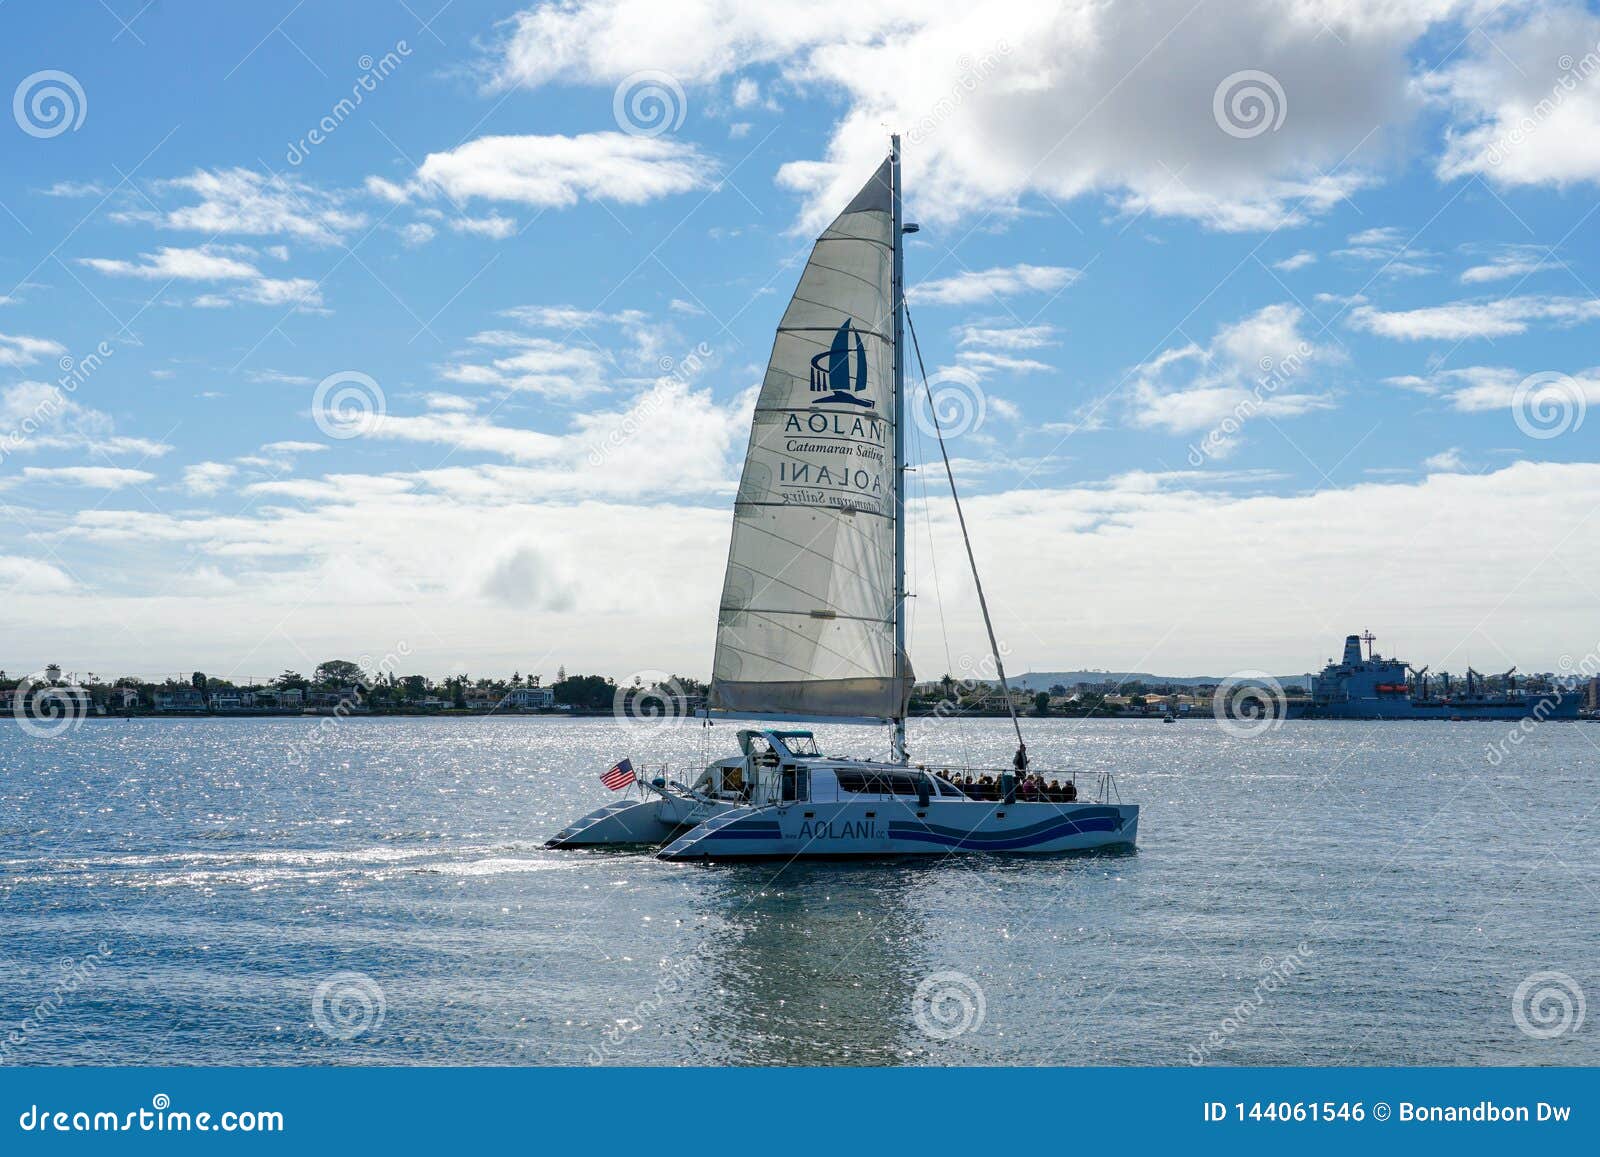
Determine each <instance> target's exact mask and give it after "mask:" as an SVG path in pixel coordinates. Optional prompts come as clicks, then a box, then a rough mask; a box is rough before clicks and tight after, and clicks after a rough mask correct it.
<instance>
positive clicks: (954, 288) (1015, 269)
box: [908, 265, 1083, 305]
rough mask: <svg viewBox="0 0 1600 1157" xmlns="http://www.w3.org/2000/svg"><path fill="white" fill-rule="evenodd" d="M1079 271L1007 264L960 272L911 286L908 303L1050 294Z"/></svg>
mask: <svg viewBox="0 0 1600 1157" xmlns="http://www.w3.org/2000/svg"><path fill="white" fill-rule="evenodd" d="M1082 276H1083V273H1082V271H1081V270H1077V269H1069V268H1067V267H1066V266H1064V265H1007V266H999V267H996V268H994V269H979V270H972V269H968V270H963V271H962V272H960V273H958V274H956V275H955V276H953V277H942V278H939V279H937V280H934V281H924V282H921V283H919V284H917V285H913V286H912V287H911V290H910V293H909V294H908V296H909V297H910V298H911V300H912V301H916V302H921V303H924V304H927V305H971V304H973V303H974V302H981V301H989V300H991V299H998V298H1002V297H1015V296H1016V295H1017V294H1020V293H1050V292H1053V291H1055V290H1059V289H1062V288H1064V287H1065V286H1068V285H1071V284H1072V283H1073V282H1074V281H1076V280H1078V278H1080V277H1082Z"/></svg>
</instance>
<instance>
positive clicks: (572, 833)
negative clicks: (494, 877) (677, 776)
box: [545, 797, 734, 848]
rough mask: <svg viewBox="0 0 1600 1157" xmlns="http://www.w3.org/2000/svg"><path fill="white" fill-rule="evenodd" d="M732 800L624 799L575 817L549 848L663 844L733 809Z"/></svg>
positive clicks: (658, 845) (548, 844) (555, 836)
mask: <svg viewBox="0 0 1600 1157" xmlns="http://www.w3.org/2000/svg"><path fill="white" fill-rule="evenodd" d="M733 806H734V805H732V804H728V803H721V802H716V801H708V802H704V803H701V802H696V801H693V800H687V799H680V798H677V797H668V798H664V799H643V800H624V801H623V802H621V803H613V804H607V805H606V806H605V807H603V808H598V809H596V810H595V811H592V812H590V813H589V814H588V815H586V816H584V817H583V818H581V819H578V820H574V821H573V822H572V823H570V824H568V825H567V826H566V827H564V828H562V829H561V830H560V831H559V832H557V833H556V834H555V835H554V836H552V837H551V838H550V839H549V840H548V841H547V842H546V843H545V846H546V847H549V848H604V847H638V846H645V845H647V846H652V847H660V846H661V845H662V844H665V843H667V842H668V841H669V840H671V839H672V838H673V837H674V836H677V835H679V834H680V833H682V832H684V831H687V830H689V829H692V828H693V827H695V826H696V825H697V824H700V823H703V822H704V821H706V820H709V819H712V818H713V817H715V816H718V815H721V814H722V813H724V812H728V811H731V810H733Z"/></svg>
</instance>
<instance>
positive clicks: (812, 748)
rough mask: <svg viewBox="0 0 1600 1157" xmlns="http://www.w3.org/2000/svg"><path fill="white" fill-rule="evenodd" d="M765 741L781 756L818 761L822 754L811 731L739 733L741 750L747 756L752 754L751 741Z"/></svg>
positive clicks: (750, 730)
mask: <svg viewBox="0 0 1600 1157" xmlns="http://www.w3.org/2000/svg"><path fill="white" fill-rule="evenodd" d="M753 739H764V740H766V741H767V742H768V743H769V744H771V745H772V747H773V748H774V750H776V751H777V752H778V754H779V755H780V756H782V755H789V756H793V757H794V758H796V759H816V758H817V757H819V756H820V755H821V754H822V752H821V751H819V750H818V749H817V740H816V737H815V736H814V735H812V734H811V732H809V731H765V730H760V731H758V730H755V729H754V728H747V729H745V730H743V731H741V732H739V750H740V751H742V752H744V753H745V754H746V755H749V754H750V741H751V740H753Z"/></svg>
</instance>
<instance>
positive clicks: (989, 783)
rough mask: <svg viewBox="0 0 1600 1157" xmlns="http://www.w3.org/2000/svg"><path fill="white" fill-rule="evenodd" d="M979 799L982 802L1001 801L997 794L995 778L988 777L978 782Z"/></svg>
mask: <svg viewBox="0 0 1600 1157" xmlns="http://www.w3.org/2000/svg"><path fill="white" fill-rule="evenodd" d="M978 798H979V799H982V800H990V799H999V798H1000V797H999V796H998V795H996V794H995V786H994V776H992V775H986V776H984V777H983V778H982V779H980V780H979V781H978Z"/></svg>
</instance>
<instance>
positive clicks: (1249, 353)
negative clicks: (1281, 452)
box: [1125, 305, 1334, 456]
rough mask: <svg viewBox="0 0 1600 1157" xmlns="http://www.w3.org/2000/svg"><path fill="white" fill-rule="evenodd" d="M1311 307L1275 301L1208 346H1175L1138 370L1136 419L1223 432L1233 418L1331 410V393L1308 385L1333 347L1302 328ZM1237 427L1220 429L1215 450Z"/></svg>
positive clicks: (1130, 399) (1131, 387)
mask: <svg viewBox="0 0 1600 1157" xmlns="http://www.w3.org/2000/svg"><path fill="white" fill-rule="evenodd" d="M1304 321H1305V314H1304V313H1303V312H1302V311H1301V310H1300V309H1298V308H1296V307H1295V306H1292V305H1269V306H1267V307H1265V308H1264V309H1261V310H1258V311H1257V312H1255V313H1253V314H1251V315H1250V316H1249V317H1246V318H1244V319H1243V320H1241V321H1239V322H1236V323H1235V324H1233V325H1229V326H1224V327H1223V328H1222V329H1220V330H1218V331H1217V334H1216V336H1215V337H1213V338H1212V340H1211V342H1210V344H1209V345H1206V346H1204V347H1202V346H1200V345H1198V344H1194V343H1190V344H1188V345H1184V346H1178V347H1175V348H1173V349H1169V350H1166V351H1164V352H1163V353H1161V354H1160V355H1158V356H1157V357H1156V358H1154V359H1153V360H1151V361H1150V362H1148V363H1146V364H1145V365H1142V366H1139V367H1137V368H1136V369H1135V370H1133V371H1132V373H1131V375H1130V377H1129V381H1128V385H1127V386H1126V387H1125V390H1126V399H1127V401H1126V405H1127V407H1128V410H1129V415H1130V420H1131V421H1132V423H1133V424H1134V425H1135V426H1139V427H1143V428H1145V429H1157V430H1165V431H1167V432H1169V433H1173V434H1189V433H1194V432H1197V431H1201V430H1213V431H1217V430H1219V428H1220V427H1221V426H1222V424H1223V423H1224V422H1225V421H1227V420H1229V419H1232V420H1233V421H1234V422H1235V423H1237V424H1239V425H1241V426H1242V425H1243V424H1245V423H1247V422H1248V420H1249V419H1250V418H1251V417H1253V416H1256V415H1260V416H1262V417H1267V418H1293V417H1298V416H1300V415H1302V414H1306V413H1310V412H1312V411H1315V410H1326V409H1329V408H1331V407H1332V406H1333V400H1332V398H1331V397H1329V396H1328V395H1326V394H1323V393H1312V392H1308V391H1307V389H1306V387H1307V386H1308V385H1310V384H1311V382H1310V379H1311V378H1312V377H1313V375H1314V373H1315V366H1316V364H1317V363H1318V362H1323V363H1326V362H1329V361H1332V360H1333V358H1334V353H1333V351H1331V350H1329V349H1328V348H1326V347H1320V346H1317V345H1315V344H1313V343H1312V342H1311V341H1309V340H1308V339H1307V338H1306V336H1305V335H1304V333H1303V332H1302V329H1301V327H1302V324H1303V323H1304ZM1237 434H1238V431H1237V430H1228V429H1222V430H1221V432H1220V434H1219V435H1218V437H1217V439H1216V440H1215V441H1214V442H1213V444H1212V450H1211V453H1212V455H1213V456H1217V455H1219V454H1221V453H1226V452H1227V450H1228V449H1229V448H1230V447H1231V446H1232V445H1233V444H1234V442H1235V441H1236V437H1237Z"/></svg>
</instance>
